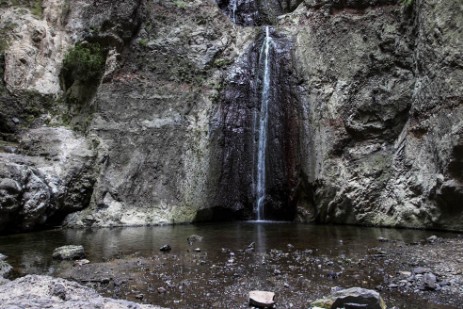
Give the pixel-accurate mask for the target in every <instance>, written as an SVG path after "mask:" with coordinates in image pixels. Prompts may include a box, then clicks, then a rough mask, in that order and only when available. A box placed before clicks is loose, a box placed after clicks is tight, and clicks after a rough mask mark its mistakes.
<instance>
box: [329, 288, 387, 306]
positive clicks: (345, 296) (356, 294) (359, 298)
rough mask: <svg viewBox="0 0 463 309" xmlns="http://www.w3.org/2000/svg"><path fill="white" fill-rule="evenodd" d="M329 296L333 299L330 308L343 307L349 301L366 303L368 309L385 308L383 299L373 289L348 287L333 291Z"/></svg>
mask: <svg viewBox="0 0 463 309" xmlns="http://www.w3.org/2000/svg"><path fill="white" fill-rule="evenodd" d="M331 298H333V299H335V301H334V303H333V305H332V306H331V309H337V308H343V307H344V306H345V305H346V304H349V303H355V304H360V305H367V308H368V309H386V305H385V303H384V301H383V299H382V298H381V296H380V295H379V293H378V292H376V291H374V290H367V289H362V288H350V289H346V290H341V291H338V292H336V293H334V294H333V295H331Z"/></svg>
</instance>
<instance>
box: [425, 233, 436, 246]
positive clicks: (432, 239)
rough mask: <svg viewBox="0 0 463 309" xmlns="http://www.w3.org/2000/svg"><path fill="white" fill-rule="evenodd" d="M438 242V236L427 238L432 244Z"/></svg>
mask: <svg viewBox="0 0 463 309" xmlns="http://www.w3.org/2000/svg"><path fill="white" fill-rule="evenodd" d="M436 240H437V236H436V235H432V236H429V237H428V238H426V241H427V242H428V243H430V244H432V243H434V242H435V241H436Z"/></svg>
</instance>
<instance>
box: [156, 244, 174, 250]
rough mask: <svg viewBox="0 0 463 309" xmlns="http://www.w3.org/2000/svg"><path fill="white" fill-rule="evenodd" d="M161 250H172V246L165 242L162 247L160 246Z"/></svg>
mask: <svg viewBox="0 0 463 309" xmlns="http://www.w3.org/2000/svg"><path fill="white" fill-rule="evenodd" d="M159 250H160V251H161V252H169V251H170V250H172V248H171V246H170V245H168V244H165V245H162V246H161V248H159Z"/></svg>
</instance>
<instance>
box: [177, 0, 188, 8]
mask: <svg viewBox="0 0 463 309" xmlns="http://www.w3.org/2000/svg"><path fill="white" fill-rule="evenodd" d="M174 4H175V6H176V7H178V8H179V9H184V8H186V7H187V6H188V4H187V3H186V2H185V1H182V0H175V1H174Z"/></svg>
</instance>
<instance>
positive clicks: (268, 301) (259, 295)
mask: <svg viewBox="0 0 463 309" xmlns="http://www.w3.org/2000/svg"><path fill="white" fill-rule="evenodd" d="M274 298H275V293H273V292H267V291H251V292H249V304H250V305H251V306H255V307H260V308H271V307H273V305H274V304H275V301H274V300H273V299H274Z"/></svg>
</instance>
